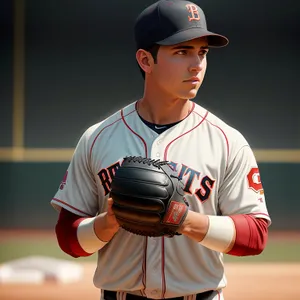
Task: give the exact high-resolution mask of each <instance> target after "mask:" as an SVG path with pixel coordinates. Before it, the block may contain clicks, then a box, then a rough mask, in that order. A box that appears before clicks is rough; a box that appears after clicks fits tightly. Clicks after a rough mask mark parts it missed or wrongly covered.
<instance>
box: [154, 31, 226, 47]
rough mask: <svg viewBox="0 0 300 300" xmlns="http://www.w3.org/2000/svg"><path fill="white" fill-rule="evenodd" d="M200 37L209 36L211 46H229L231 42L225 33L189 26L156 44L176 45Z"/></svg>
mask: <svg viewBox="0 0 300 300" xmlns="http://www.w3.org/2000/svg"><path fill="white" fill-rule="evenodd" d="M200 37H207V41H208V46H209V47H216V48H220V47H225V46H227V44H228V43H229V40H228V39H227V37H225V36H223V35H220V34H217V33H214V32H210V31H207V30H205V29H202V28H199V27H193V28H189V29H187V30H184V31H180V32H178V33H175V34H173V35H172V36H169V37H168V38H166V39H164V40H162V41H159V42H156V44H159V45H165V46H168V45H176V44H179V43H182V42H186V41H190V40H193V39H196V38H200Z"/></svg>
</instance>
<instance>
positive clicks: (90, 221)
mask: <svg viewBox="0 0 300 300" xmlns="http://www.w3.org/2000/svg"><path fill="white" fill-rule="evenodd" d="M95 218H96V217H94V218H86V219H84V220H83V221H81V222H80V223H79V226H78V228H77V239H78V242H79V244H80V246H81V248H82V249H83V250H84V251H85V252H87V253H94V252H96V251H98V250H99V249H101V248H103V247H104V246H105V245H106V244H107V242H103V241H101V240H99V238H98V237H97V235H96V234H95V231H94V221H95Z"/></svg>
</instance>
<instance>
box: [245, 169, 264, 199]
mask: <svg viewBox="0 0 300 300" xmlns="http://www.w3.org/2000/svg"><path fill="white" fill-rule="evenodd" d="M247 180H248V185H249V188H250V189H252V190H253V191H254V192H256V193H261V194H262V193H263V191H264V189H263V186H262V183H261V180H260V173H259V169H258V168H252V169H251V170H250V172H249V173H248V175H247Z"/></svg>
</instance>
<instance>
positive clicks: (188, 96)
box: [181, 88, 199, 99]
mask: <svg viewBox="0 0 300 300" xmlns="http://www.w3.org/2000/svg"><path fill="white" fill-rule="evenodd" d="M198 90H199V89H198V88H197V89H196V88H195V89H191V90H188V91H184V92H182V93H181V98H182V99H193V98H195V97H196V96H197V93H198Z"/></svg>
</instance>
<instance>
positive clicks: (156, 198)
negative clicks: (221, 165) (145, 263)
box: [110, 156, 188, 237]
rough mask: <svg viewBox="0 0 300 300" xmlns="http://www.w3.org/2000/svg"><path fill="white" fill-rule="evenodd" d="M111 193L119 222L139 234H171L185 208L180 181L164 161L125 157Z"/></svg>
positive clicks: (113, 182) (113, 207) (186, 209)
mask: <svg viewBox="0 0 300 300" xmlns="http://www.w3.org/2000/svg"><path fill="white" fill-rule="evenodd" d="M110 196H111V197H112V199H113V202H114V203H113V206H112V209H113V211H114V213H115V216H116V218H117V221H118V222H119V224H120V226H121V227H122V228H124V229H125V230H127V231H129V232H131V233H135V234H138V235H143V236H151V237H157V236H164V235H167V236H169V237H172V236H174V235H175V234H178V233H177V230H178V229H179V227H180V226H181V224H182V223H183V221H184V220H185V218H186V216H187V212H188V204H187V203H186V201H185V198H184V191H183V183H182V181H181V180H180V179H179V178H178V176H177V173H176V172H175V171H174V170H173V169H172V167H171V166H170V164H169V163H168V162H166V161H160V160H154V159H150V158H143V157H136V156H129V157H125V158H124V161H123V163H122V165H121V166H120V167H119V168H118V169H117V170H116V173H115V177H114V179H113V181H112V185H111V191H110Z"/></svg>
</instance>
